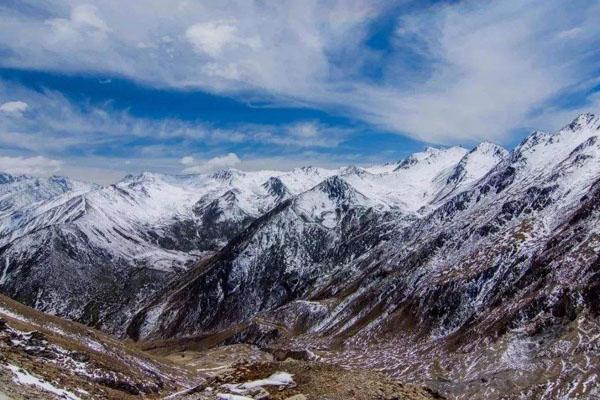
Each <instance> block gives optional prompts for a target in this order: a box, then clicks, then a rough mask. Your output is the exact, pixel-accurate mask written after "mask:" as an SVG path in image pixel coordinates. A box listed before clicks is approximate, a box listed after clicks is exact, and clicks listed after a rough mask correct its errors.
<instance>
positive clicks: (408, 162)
mask: <svg viewBox="0 0 600 400" xmlns="http://www.w3.org/2000/svg"><path fill="white" fill-rule="evenodd" d="M466 153H467V150H466V149H465V148H463V147H460V146H453V147H446V148H436V147H431V146H428V147H426V148H425V150H424V151H421V152H417V153H413V154H411V155H410V156H408V157H406V158H405V159H404V160H402V161H401V162H400V163H398V166H397V167H396V169H395V170H394V171H398V170H401V169H408V168H410V167H412V166H413V165H416V164H419V163H422V162H425V163H427V164H431V163H432V162H434V161H435V160H436V159H438V158H440V157H445V156H449V157H458V158H460V157H462V156H464V155H465V154H466Z"/></svg>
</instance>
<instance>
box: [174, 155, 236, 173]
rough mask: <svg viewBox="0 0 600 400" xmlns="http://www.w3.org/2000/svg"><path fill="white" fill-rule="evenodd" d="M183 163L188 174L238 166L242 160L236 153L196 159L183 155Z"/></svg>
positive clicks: (184, 170)
mask: <svg viewBox="0 0 600 400" xmlns="http://www.w3.org/2000/svg"><path fill="white" fill-rule="evenodd" d="M180 162H181V164H183V165H184V166H185V168H184V169H183V172H184V173H186V174H202V173H206V172H212V171H217V170H220V169H225V168H232V167H235V166H238V165H239V164H240V163H241V162H242V161H241V160H240V158H239V157H238V156H237V154H235V153H229V154H225V155H222V156H217V157H213V158H210V159H208V160H196V159H195V158H194V157H192V156H185V157H182V158H181V160H180Z"/></svg>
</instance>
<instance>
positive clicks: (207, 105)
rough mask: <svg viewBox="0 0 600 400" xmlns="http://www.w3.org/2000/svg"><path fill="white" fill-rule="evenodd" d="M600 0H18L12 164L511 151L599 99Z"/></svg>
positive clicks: (9, 73) (262, 164) (1, 90)
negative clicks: (486, 145)
mask: <svg viewBox="0 0 600 400" xmlns="http://www.w3.org/2000/svg"><path fill="white" fill-rule="evenodd" d="M598 15H600V2H599V1H590V0H587V1H578V0H575V1H571V2H568V3H567V2H564V1H558V0H556V1H555V0H546V1H526V0H520V1H515V0H507V1H502V2H482V1H436V2H425V1H396V2H389V1H381V2H380V1H374V0H370V1H364V0H344V1H342V0H337V1H336V0H331V1H316V0H306V1H302V2H298V1H280V2H265V1H262V0H257V1H250V0H246V1H241V0H230V1H212V0H204V1H192V0H179V1H176V0H172V1H171V0H147V1H144V2H122V1H117V0H105V1H87V2H81V1H75V0H56V1H44V0H36V1H27V0H26V1H22V0H21V1H12V0H10V1H6V0H5V1H4V2H3V3H2V4H0V169H2V170H6V171H9V172H13V173H31V174H41V175H44V174H50V173H57V174H67V175H71V176H74V177H78V178H81V179H86V180H93V181H97V182H101V183H108V182H112V181H114V180H116V179H118V178H119V177H121V176H122V175H124V174H127V173H136V172H140V171H143V170H150V171H156V172H165V173H193V172H207V171H211V170H214V169H218V168H227V167H236V168H241V169H263V168H272V169H289V168H293V167H295V166H299V165H321V166H339V165H347V164H359V165H364V164H371V163H380V162H387V161H395V160H398V159H400V158H403V157H405V156H406V155H407V154H409V153H411V152H414V151H417V150H420V149H422V148H423V147H424V146H426V145H428V144H432V145H440V146H448V145H463V146H466V147H469V146H473V145H474V144H476V143H478V142H480V141H484V140H488V141H493V142H496V143H499V144H502V145H504V146H506V147H509V148H510V147H512V146H514V145H515V144H516V143H518V141H520V140H521V139H522V138H523V136H525V135H526V134H527V133H528V132H530V131H531V130H533V129H542V130H555V129H558V128H559V127H560V126H562V125H564V124H566V123H567V122H568V121H570V120H571V119H572V118H574V117H575V116H576V115H577V114H578V113H581V112H587V111H592V112H597V111H598V108H599V107H598V106H599V104H600V95H599V94H598V90H599V89H600V73H599V67H600V54H599V53H600V46H599V43H600V26H598V24H597V21H596V17H597V16H598Z"/></svg>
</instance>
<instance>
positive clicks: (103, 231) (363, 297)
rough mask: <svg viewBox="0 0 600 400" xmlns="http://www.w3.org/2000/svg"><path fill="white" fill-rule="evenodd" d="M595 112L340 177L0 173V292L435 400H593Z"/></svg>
mask: <svg viewBox="0 0 600 400" xmlns="http://www.w3.org/2000/svg"><path fill="white" fill-rule="evenodd" d="M599 249H600V118H598V117H597V116H594V115H592V114H584V115H581V116H579V117H577V118H576V119H575V120H574V121H572V122H571V123H570V124H568V125H567V126H565V127H564V128H562V129H561V130H559V131H558V132H555V133H545V132H534V133H532V134H531V135H529V136H528V137H527V138H525V139H524V140H523V141H522V142H521V143H520V144H519V145H518V146H516V147H515V148H514V149H513V150H512V151H507V150H505V149H503V148H502V147H500V146H498V145H495V144H492V143H481V144H479V145H478V146H476V147H474V148H473V149H470V150H468V149H464V148H462V147H449V148H431V147H430V148H427V149H426V150H424V151H422V152H419V153H415V154H412V155H411V156H409V157H407V158H406V159H404V160H400V161H398V162H397V163H389V164H385V165H376V166H371V167H357V166H349V167H344V168H339V169H323V168H317V167H303V168H297V169H294V170H292V171H287V172H281V171H253V172H249V171H239V170H234V169H229V170H223V171H218V172H215V173H212V174H202V175H181V176H170V175H161V174H154V173H142V174H140V175H138V176H127V177H125V178H124V179H122V180H121V181H119V182H117V183H115V184H113V185H110V186H99V185H94V184H88V183H84V182H78V181H75V180H71V179H69V178H65V177H51V178H47V179H46V178H38V177H31V176H12V175H9V174H0V291H1V292H2V293H4V294H6V295H7V296H9V297H11V298H13V299H15V300H17V301H19V302H21V303H24V304H26V305H29V306H31V307H34V308H36V309H37V310H40V311H43V312H46V313H49V314H53V315H56V316H59V317H62V318H65V319H69V320H73V321H77V322H79V323H83V324H85V325H88V326H91V327H94V328H97V329H100V330H102V331H105V332H108V333H111V334H113V335H116V336H119V337H123V338H130V339H133V340H135V341H139V342H144V343H153V344H154V346H157V347H160V346H161V345H163V344H164V343H170V344H173V343H177V344H184V343H187V345H190V344H193V345H194V346H197V347H198V348H201V347H209V346H215V345H218V344H224V345H225V344H235V343H245V344H254V345H257V346H260V347H261V348H268V349H271V350H273V349H278V350H279V351H287V352H296V353H302V354H304V356H303V357H305V358H307V359H311V360H318V361H321V362H325V363H330V364H334V365H339V366H360V367H363V368H365V369H371V370H377V371H380V372H384V373H385V374H387V375H388V376H391V377H394V378H399V379H402V380H404V381H409V382H415V383H418V384H424V385H427V386H428V387H430V388H433V389H434V390H435V391H436V392H438V393H440V394H441V395H443V396H447V397H449V398H456V399H472V398H486V399H493V398H498V399H500V398H515V399H517V398H526V399H528V398H531V399H534V398H535V399H538V398H539V399H541V398H597V397H599V396H600V390H599V389H598V374H599V372H600V371H599V369H600V367H599V366H600V346H599V344H598V338H599V337H600V325H599V321H600V320H599V313H600V300H599V299H600V275H599V273H600V258H599V254H600V253H599Z"/></svg>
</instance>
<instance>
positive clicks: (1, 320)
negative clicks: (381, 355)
mask: <svg viewBox="0 0 600 400" xmlns="http://www.w3.org/2000/svg"><path fill="white" fill-rule="evenodd" d="M154 353H155V354H150V353H149V352H144V351H142V350H140V349H139V347H138V346H136V345H135V344H134V343H131V342H125V341H120V340H117V339H115V338H113V337H110V336H106V335H105V334H102V333H101V332H98V331H95V330H93V329H90V328H87V327H85V326H82V325H79V324H76V323H72V322H67V321H64V320H61V319H60V318H56V317H52V316H49V315H46V314H43V313H40V312H37V311H35V310H32V309H30V308H28V307H26V306H23V305H21V304H19V303H16V302H14V301H12V300H10V299H7V298H5V297H3V296H0V398H1V399H10V400H22V399H40V400H44V399H69V400H79V399H135V398H146V399H148V398H149V399H152V398H156V399H158V398H165V399H182V400H185V399H189V400H191V399H207V400H215V399H233V400H243V399H263V400H264V399H293V400H301V399H325V398H328V399H344V398H349V397H350V398H357V399H373V398H378V399H405V400H427V399H432V398H434V396H435V395H434V394H432V393H431V391H430V390H429V389H427V388H420V387H416V386H412V385H406V384H402V383H401V382H399V381H396V380H393V379H390V378H388V377H386V376H384V375H381V374H377V373H374V372H369V371H363V370H359V369H356V368H344V369H340V368H339V367H333V366H331V365H326V364H322V363H317V362H310V361H305V360H294V359H292V358H288V359H286V360H284V361H277V360H276V359H275V358H274V357H273V355H271V354H270V353H268V352H264V351H261V350H259V349H258V348H256V347H253V346H247V345H234V346H225V347H221V348H218V349H215V350H209V351H203V352H198V351H194V352H190V351H180V350H174V349H169V348H168V347H163V348H161V349H160V351H155V352H154ZM158 353H160V354H158Z"/></svg>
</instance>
